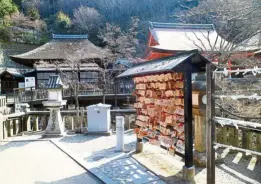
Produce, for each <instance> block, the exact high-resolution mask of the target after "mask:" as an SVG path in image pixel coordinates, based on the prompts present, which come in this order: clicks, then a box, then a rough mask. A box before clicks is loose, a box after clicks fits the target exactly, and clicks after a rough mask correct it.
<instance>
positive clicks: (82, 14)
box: [0, 0, 198, 50]
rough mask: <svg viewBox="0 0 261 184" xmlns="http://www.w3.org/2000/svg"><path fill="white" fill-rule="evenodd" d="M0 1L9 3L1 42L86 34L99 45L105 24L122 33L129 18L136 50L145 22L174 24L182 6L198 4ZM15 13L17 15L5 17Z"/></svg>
mask: <svg viewBox="0 0 261 184" xmlns="http://www.w3.org/2000/svg"><path fill="white" fill-rule="evenodd" d="M1 2H2V3H3V4H5V5H7V4H8V2H9V5H8V6H9V8H8V9H9V10H8V11H9V12H8V11H6V12H5V13H4V11H3V13H2V15H1V10H0V18H2V20H3V23H4V24H3V25H2V26H1V27H0V33H2V34H1V36H0V39H2V40H5V41H10V40H12V41H19V40H22V41H24V42H29V43H44V42H46V41H47V40H48V39H49V38H50V35H51V33H60V34H88V35H89V39H90V40H91V41H92V42H94V43H95V44H97V45H101V46H102V42H101V39H99V32H101V31H102V30H104V29H106V23H109V24H111V25H116V26H118V27H119V28H120V29H121V31H122V32H124V31H128V29H130V27H131V25H130V24H131V20H132V19H131V18H132V17H137V18H138V19H139V25H138V30H137V31H138V34H137V37H138V40H139V42H140V44H139V45H140V50H143V49H144V46H145V44H146V39H147V33H148V25H149V21H159V22H177V21H178V20H177V18H176V17H174V16H173V15H174V14H175V13H177V12H180V11H181V10H183V9H184V6H183V5H185V6H189V7H194V6H196V5H197V4H198V0H190V1H188V0H164V1H159V0H13V2H12V0H0V5H1ZM12 5H14V8H13V9H12V8H11V6H12ZM2 7H4V6H2ZM5 7H6V6H5ZM0 9H1V7H0ZM15 11H17V12H19V13H16V14H13V15H12V16H7V15H10V13H13V12H15ZM10 25H12V27H10ZM14 27H15V28H14ZM21 28H22V29H24V30H26V36H24V35H25V34H24V32H23V34H22V35H23V36H21V35H20V32H19V30H21ZM29 30H30V31H29ZM31 30H33V31H31ZM36 33H37V36H35V35H36ZM21 37H23V38H21ZM24 37H25V38H24ZM35 38H37V39H35Z"/></svg>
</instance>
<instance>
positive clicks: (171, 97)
mask: <svg viewBox="0 0 261 184" xmlns="http://www.w3.org/2000/svg"><path fill="white" fill-rule="evenodd" d="M134 83H135V87H136V88H135V91H134V95H135V96H136V103H135V104H134V107H135V109H136V110H137V119H136V125H137V126H139V129H138V131H137V132H136V133H137V135H138V138H143V137H146V138H148V139H149V142H150V143H151V144H154V145H160V146H163V147H166V148H168V149H173V150H175V151H177V152H179V153H182V154H184V152H185V151H184V149H185V138H184V90H183V86H184V80H183V74H182V73H172V72H171V73H164V74H156V75H146V76H141V77H135V78H134Z"/></svg>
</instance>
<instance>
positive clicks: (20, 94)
mask: <svg viewBox="0 0 261 184" xmlns="http://www.w3.org/2000/svg"><path fill="white" fill-rule="evenodd" d="M133 86H134V85H133V83H132V82H125V83H117V85H107V86H106V88H105V89H106V94H107V95H108V94H109V95H113V94H131V93H132V92H133V89H134V87H133ZM78 95H79V96H102V95H103V90H102V89H85V90H80V91H79V93H78ZM72 96H74V94H73V91H72V90H71V89H70V88H68V89H63V97H64V98H68V97H72ZM47 98H48V93H47V89H33V88H26V89H14V93H12V94H7V95H6V100H7V101H6V102H7V103H9V104H12V103H29V102H33V101H41V100H45V99H47Z"/></svg>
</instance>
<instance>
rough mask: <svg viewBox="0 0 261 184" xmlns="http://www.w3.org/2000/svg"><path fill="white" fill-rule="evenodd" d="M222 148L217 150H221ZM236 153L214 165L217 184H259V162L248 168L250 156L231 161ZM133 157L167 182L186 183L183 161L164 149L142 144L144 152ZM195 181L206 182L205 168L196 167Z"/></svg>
mask: <svg viewBox="0 0 261 184" xmlns="http://www.w3.org/2000/svg"><path fill="white" fill-rule="evenodd" d="M222 151H223V150H219V152H222ZM236 155H237V153H233V154H227V155H226V157H225V159H224V163H223V164H221V165H217V166H216V183H217V184H245V183H247V184H260V183H261V163H260V161H259V162H257V164H256V165H255V167H254V168H253V170H249V169H248V167H249V163H250V160H251V159H252V157H242V158H241V159H240V160H239V162H238V163H237V164H236V163H233V160H234V158H235V157H236ZM133 157H134V158H135V159H136V160H138V161H139V162H140V163H142V164H143V165H145V166H146V167H148V168H150V169H151V170H152V171H153V172H155V173H157V174H158V175H159V177H160V178H161V179H162V180H163V181H165V182H166V183H167V184H177V183H179V184H187V183H188V182H186V181H184V180H182V167H183V165H184V162H183V160H182V158H181V157H179V156H175V157H173V156H172V155H170V154H169V153H168V152H167V151H166V150H163V149H161V148H159V147H156V146H153V145H150V144H144V152H143V153H140V154H134V155H133ZM195 172H196V176H195V182H196V183H198V184H205V183H206V172H207V171H206V168H204V169H202V168H197V167H196V170H195Z"/></svg>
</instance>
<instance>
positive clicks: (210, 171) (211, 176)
mask: <svg viewBox="0 0 261 184" xmlns="http://www.w3.org/2000/svg"><path fill="white" fill-rule="evenodd" d="M213 71H214V65H213V64H211V63H209V64H207V107H206V110H207V113H206V126H207V133H206V137H207V146H206V149H207V184H215V149H214V140H215V127H216V126H215V122H214V121H213V118H214V116H215V98H214V95H215V80H214V78H213Z"/></svg>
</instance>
